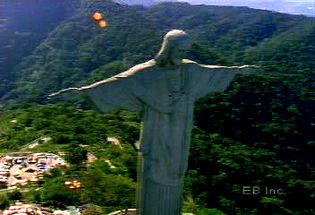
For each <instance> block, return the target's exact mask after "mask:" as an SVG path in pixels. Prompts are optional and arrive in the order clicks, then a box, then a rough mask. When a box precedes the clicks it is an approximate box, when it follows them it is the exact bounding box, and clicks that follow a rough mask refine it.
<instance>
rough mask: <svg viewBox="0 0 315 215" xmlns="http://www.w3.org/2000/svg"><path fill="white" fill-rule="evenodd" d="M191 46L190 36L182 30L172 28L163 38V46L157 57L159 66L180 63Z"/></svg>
mask: <svg viewBox="0 0 315 215" xmlns="http://www.w3.org/2000/svg"><path fill="white" fill-rule="evenodd" d="M190 47H191V38H190V36H189V35H188V34H187V33H186V32H184V31H182V30H176V29H175V30H171V31H169V32H168V33H167V34H166V35H165V36H164V39H163V43H162V47H161V49H160V51H159V53H158V54H157V56H156V57H155V61H156V63H157V65H159V66H167V65H179V64H181V62H182V59H183V57H184V56H185V54H186V52H187V51H188V50H189V49H190Z"/></svg>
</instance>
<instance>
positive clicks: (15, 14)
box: [0, 0, 75, 96]
mask: <svg viewBox="0 0 315 215" xmlns="http://www.w3.org/2000/svg"><path fill="white" fill-rule="evenodd" d="M74 7H75V5H73V4H72V2H71V1H70V0H58V1H49V0H41V1H36V0H30V1H27V2H26V1H21V0H12V1H2V2H1V3H0V96H2V95H3V94H4V93H6V92H7V91H8V90H9V89H11V88H12V87H13V86H15V85H14V80H16V73H15V72H14V67H15V66H16V65H17V64H19V63H20V62H21V61H22V59H23V58H24V57H26V56H28V55H30V54H31V53H32V51H33V50H34V49H35V48H36V47H37V46H38V45H39V44H40V43H41V42H42V41H43V40H44V39H45V38H46V37H47V35H48V33H49V32H50V31H52V30H53V29H54V28H55V27H57V26H58V25H59V24H60V23H61V22H62V21H63V20H65V19H66V18H68V17H69V16H71V10H73V9H74Z"/></svg>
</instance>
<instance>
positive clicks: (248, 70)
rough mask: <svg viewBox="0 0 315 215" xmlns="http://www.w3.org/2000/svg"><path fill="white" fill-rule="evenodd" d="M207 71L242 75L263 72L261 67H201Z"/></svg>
mask: <svg viewBox="0 0 315 215" xmlns="http://www.w3.org/2000/svg"><path fill="white" fill-rule="evenodd" d="M200 66H201V67H203V68H205V69H209V70H210V71H212V72H216V71H220V70H222V71H224V72H233V73H237V74H242V75H251V74H255V73H256V72H258V71H261V67H260V66H257V65H242V66H217V65H200Z"/></svg>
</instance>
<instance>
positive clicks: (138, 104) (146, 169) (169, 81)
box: [81, 60, 243, 215]
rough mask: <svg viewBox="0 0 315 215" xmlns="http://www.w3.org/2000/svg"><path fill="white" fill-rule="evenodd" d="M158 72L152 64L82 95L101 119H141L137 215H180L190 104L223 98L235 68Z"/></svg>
mask: <svg viewBox="0 0 315 215" xmlns="http://www.w3.org/2000/svg"><path fill="white" fill-rule="evenodd" d="M174 68H175V67H159V66H157V65H155V61H154V60H151V61H148V62H146V63H143V64H139V65H137V66H135V67H133V68H131V69H129V70H128V71H126V72H123V73H120V74H118V75H116V76H114V77H112V78H109V79H106V80H104V81H101V82H97V83H95V84H92V85H90V86H86V87H83V88H81V90H82V91H83V92H84V93H85V94H86V95H87V96H88V97H89V98H90V99H91V100H92V101H93V102H94V103H95V105H96V107H97V108H98V109H99V110H100V111H102V112H105V113H109V112H115V111H117V110H120V109H125V110H130V111H133V112H139V113H142V116H143V117H142V123H143V130H142V132H141V137H140V140H141V141H140V142H141V149H140V151H141V152H142V155H143V163H142V165H143V166H142V172H141V186H140V187H141V188H140V189H141V191H140V193H141V194H140V209H139V210H140V214H141V215H178V214H180V212H181V202H182V190H183V179H184V174H185V172H186V169H187V165H188V156H189V145H190V139H191V130H192V125H193V110H194V103H195V101H196V100H198V99H199V98H201V97H203V96H205V95H207V94H208V93H211V92H223V91H224V90H225V89H226V88H227V86H228V85H229V83H230V82H231V81H232V79H233V78H234V76H235V75H236V74H237V73H242V71H243V70H241V69H239V68H237V67H220V66H205V65H199V64H197V63H195V62H193V61H190V60H183V63H182V64H181V65H180V66H177V67H176V69H174Z"/></svg>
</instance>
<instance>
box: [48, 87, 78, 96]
mask: <svg viewBox="0 0 315 215" xmlns="http://www.w3.org/2000/svg"><path fill="white" fill-rule="evenodd" d="M81 91H82V89H81V88H76V87H70V88H67V89H62V90H59V91H58V92H55V93H52V94H50V95H48V98H51V97H54V96H59V95H61V94H64V93H67V92H81Z"/></svg>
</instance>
